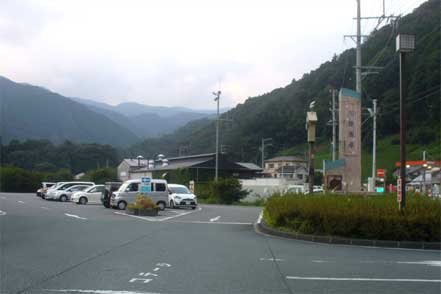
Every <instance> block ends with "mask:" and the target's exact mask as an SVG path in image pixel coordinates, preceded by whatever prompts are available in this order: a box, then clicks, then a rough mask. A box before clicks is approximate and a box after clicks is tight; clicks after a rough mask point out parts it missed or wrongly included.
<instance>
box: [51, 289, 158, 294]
mask: <svg viewBox="0 0 441 294" xmlns="http://www.w3.org/2000/svg"><path fill="white" fill-rule="evenodd" d="M43 290H44V291H50V292H63V293H93V294H160V293H154V292H136V291H124V290H116V291H115V290H81V289H43Z"/></svg>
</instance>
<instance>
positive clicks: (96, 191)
mask: <svg viewBox="0 0 441 294" xmlns="http://www.w3.org/2000/svg"><path fill="white" fill-rule="evenodd" d="M104 189H105V188H104V185H95V186H92V187H89V188H87V189H86V190H83V191H79V192H75V193H73V194H72V196H71V198H70V200H71V201H72V202H75V203H78V204H87V203H101V196H102V195H103V193H104Z"/></svg>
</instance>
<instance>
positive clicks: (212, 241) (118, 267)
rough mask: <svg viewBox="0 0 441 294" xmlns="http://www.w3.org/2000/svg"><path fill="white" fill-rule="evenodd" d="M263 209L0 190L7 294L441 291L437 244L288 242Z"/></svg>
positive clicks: (3, 283)
mask: <svg viewBox="0 0 441 294" xmlns="http://www.w3.org/2000/svg"><path fill="white" fill-rule="evenodd" d="M260 211H261V209H260V208H257V207H239V206H222V205H201V206H200V207H199V208H197V209H196V210H191V209H189V210H186V209H173V210H171V209H166V210H165V211H163V212H162V211H161V212H160V215H159V216H158V217H137V216H136V217H135V216H131V215H127V214H126V213H125V211H118V210H113V209H105V208H104V207H103V206H101V205H89V204H88V205H77V204H74V203H62V202H56V201H45V200H42V199H41V198H38V197H36V196H35V195H34V194H12V193H1V194H0V232H1V240H0V242H1V244H0V245H1V256H0V263H1V283H0V284H1V291H2V293H103V294H104V293H106V294H112V293H126V294H128V293H158V294H159V293H161V294H164V293H250V294H251V293H397V292H401V293H439V291H440V285H441V278H440V276H441V258H440V253H439V252H436V251H419V250H397V249H395V250H392V249H384V248H365V247H355V246H342V245H329V244H317V243H309V242H302V241H297V240H286V239H281V238H276V237H270V236H265V235H262V234H258V233H256V232H255V231H254V227H253V224H254V223H255V222H256V220H257V218H258V217H259V214H260Z"/></svg>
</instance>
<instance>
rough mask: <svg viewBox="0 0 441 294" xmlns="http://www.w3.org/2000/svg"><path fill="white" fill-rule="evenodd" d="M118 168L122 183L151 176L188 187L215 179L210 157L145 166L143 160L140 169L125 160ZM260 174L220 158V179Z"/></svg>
mask: <svg viewBox="0 0 441 294" xmlns="http://www.w3.org/2000/svg"><path fill="white" fill-rule="evenodd" d="M143 163H144V164H143ZM130 164H131V165H130ZM119 167H121V169H120V168H119ZM119 167H118V175H119V178H120V180H121V181H124V180H127V179H138V178H141V177H144V176H149V177H152V178H165V179H167V180H168V181H169V182H173V183H182V184H188V182H189V181H195V183H204V182H208V181H210V180H212V179H214V176H215V167H216V154H215V153H208V154H197V155H191V156H181V157H172V158H161V159H157V160H154V161H153V160H149V161H144V162H142V160H141V161H140V164H139V165H137V161H136V160H135V161H133V160H127V159H124V160H123V162H121V164H120V165H119ZM261 171H262V169H261V168H260V167H258V166H257V165H255V164H253V163H245V162H234V161H232V160H230V159H229V158H228V156H226V155H225V154H219V163H218V176H219V177H220V178H222V177H235V178H240V179H249V178H253V177H256V175H257V174H258V173H260V172H261ZM121 172H122V173H123V174H121Z"/></svg>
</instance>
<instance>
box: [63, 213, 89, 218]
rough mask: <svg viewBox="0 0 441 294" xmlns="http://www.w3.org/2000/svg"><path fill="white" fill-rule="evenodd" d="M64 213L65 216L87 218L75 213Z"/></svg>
mask: <svg viewBox="0 0 441 294" xmlns="http://www.w3.org/2000/svg"><path fill="white" fill-rule="evenodd" d="M64 215H65V216H68V217H73V218H77V219H87V218H85V217H81V216H78V215H75V214H69V213H65V214H64Z"/></svg>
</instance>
